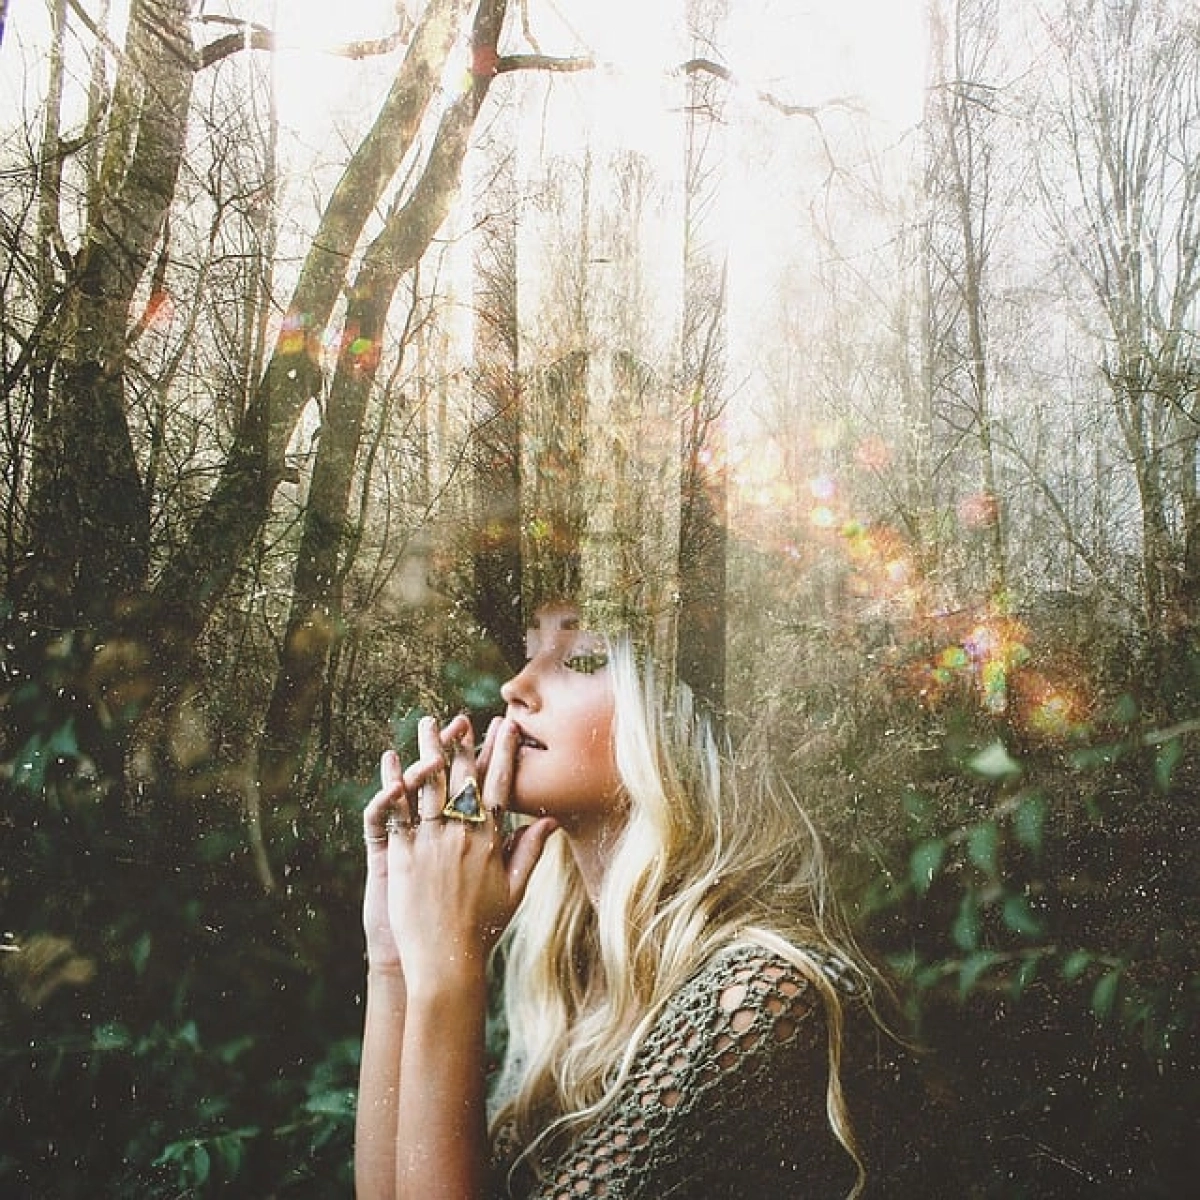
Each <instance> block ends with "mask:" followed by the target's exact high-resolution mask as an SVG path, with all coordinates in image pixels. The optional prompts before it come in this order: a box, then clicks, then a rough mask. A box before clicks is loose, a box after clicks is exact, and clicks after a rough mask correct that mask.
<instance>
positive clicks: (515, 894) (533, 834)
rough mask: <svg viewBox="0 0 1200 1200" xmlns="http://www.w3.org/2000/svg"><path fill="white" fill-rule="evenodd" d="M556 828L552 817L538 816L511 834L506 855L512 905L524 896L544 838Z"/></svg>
mask: <svg viewBox="0 0 1200 1200" xmlns="http://www.w3.org/2000/svg"><path fill="white" fill-rule="evenodd" d="M557 828H558V822H557V821H556V820H555V819H554V818H553V817H539V818H538V819H537V820H536V821H534V822H533V823H532V824H530V825H525V826H523V827H522V828H521V829H518V830H517V832H516V833H514V834H513V836H512V847H511V849H510V850H509V855H508V895H509V899H510V900H511V901H512V903H513V904H514V905H516V904H519V903H520V902H521V899H522V898H523V897H524V895H525V888H526V886H527V885H528V883H529V877H530V875H532V874H533V868H534V867H536V866H537V865H538V862H539V861H540V859H541V857H542V851H543V850H545V849H546V840H547V839H548V838H549V837H550V835H551V834H552V833H553V832H554V831H555V830H556V829H557Z"/></svg>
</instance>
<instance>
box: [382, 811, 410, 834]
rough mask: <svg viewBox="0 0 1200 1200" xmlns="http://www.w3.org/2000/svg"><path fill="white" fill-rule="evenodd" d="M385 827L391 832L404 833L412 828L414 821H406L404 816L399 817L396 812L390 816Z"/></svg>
mask: <svg viewBox="0 0 1200 1200" xmlns="http://www.w3.org/2000/svg"><path fill="white" fill-rule="evenodd" d="M384 828H385V829H386V830H387V831H388V833H389V834H392V833H403V832H404V831H405V830H406V829H411V828H412V822H411V821H405V820H404V819H403V818H401V817H398V816H396V814H395V813H393V814H392V815H391V816H390V817H388V819H387V822H386V824H385V826H384Z"/></svg>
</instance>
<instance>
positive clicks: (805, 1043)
mask: <svg viewBox="0 0 1200 1200" xmlns="http://www.w3.org/2000/svg"><path fill="white" fill-rule="evenodd" d="M818 973H819V975H820V977H821V979H822V982H827V983H828V984H829V987H831V988H833V989H835V990H836V991H837V992H838V993H839V994H842V995H845V996H849V995H852V994H853V993H854V988H855V986H856V985H855V984H854V983H853V980H854V978H855V977H856V976H855V973H854V969H853V968H852V967H851V966H850V965H849V964H848V963H845V962H843V961H842V960H840V959H837V958H835V957H833V956H831V955H826V954H824V953H817V952H815V951H809V950H797V951H796V955H795V959H793V958H792V957H785V956H784V955H783V954H782V953H779V952H777V951H775V950H772V949H768V948H767V947H765V946H763V945H760V944H758V943H755V942H749V941H746V942H741V941H739V942H734V943H729V944H727V945H725V946H722V947H720V948H719V949H717V950H716V951H714V952H713V953H712V954H711V955H709V956H708V958H706V959H705V960H704V962H703V963H701V965H700V966H699V967H698V968H697V970H696V971H695V972H694V973H693V974H692V975H691V977H690V978H689V979H688V980H687V981H686V982H685V983H684V984H683V985H682V986H681V987H680V988H679V989H678V990H677V991H676V992H675V994H674V995H673V996H671V997H670V999H669V1000H668V1001H667V1003H666V1004H665V1006H664V1007H663V1009H662V1011H661V1013H660V1015H659V1017H658V1019H657V1020H656V1021H655V1023H654V1027H653V1028H652V1030H651V1032H650V1034H649V1036H648V1039H647V1040H648V1043H649V1045H650V1047H651V1048H652V1049H651V1053H653V1052H654V1049H659V1048H661V1047H662V1045H663V1043H671V1042H674V1043H675V1044H677V1045H680V1044H681V1045H684V1046H686V1047H687V1048H688V1049H689V1051H690V1054H689V1057H690V1058H691V1059H692V1060H693V1061H694V1062H696V1063H697V1064H703V1066H702V1071H703V1073H704V1074H705V1075H707V1074H710V1073H715V1074H717V1075H720V1076H728V1075H729V1074H732V1073H748V1074H749V1075H751V1076H756V1075H758V1074H760V1072H761V1071H762V1070H763V1069H769V1070H770V1071H772V1072H774V1071H778V1070H779V1069H781V1068H782V1069H792V1070H795V1069H796V1068H797V1067H798V1066H799V1065H800V1063H807V1064H808V1065H809V1067H810V1068H817V1066H818V1064H820V1067H822V1068H823V1066H824V1060H825V1050H826V1019H825V1018H826V1000H825V997H824V996H823V994H822V993H823V992H826V993H827V992H828V990H829V988H824V987H818V986H817V985H816V984H815V983H814V977H816V976H817V975H818Z"/></svg>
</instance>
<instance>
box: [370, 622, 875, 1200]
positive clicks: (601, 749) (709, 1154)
mask: <svg viewBox="0 0 1200 1200" xmlns="http://www.w3.org/2000/svg"><path fill="white" fill-rule="evenodd" d="M502 694H503V697H504V700H505V703H506V705H507V709H506V714H505V716H504V718H503V719H502V720H499V721H497V722H493V724H492V727H491V728H490V729H489V731H488V734H487V737H486V739H485V742H484V745H483V748H482V750H481V752H480V754H479V755H478V758H476V755H475V753H474V749H473V746H472V737H471V728H470V724H469V722H468V721H467V719H466V718H465V717H458V718H456V719H455V720H453V721H451V722H450V723H449V724H448V725H447V726H445V728H443V729H441V730H440V731H439V729H438V727H437V725H436V723H435V722H433V721H432V720H426V721H424V722H422V724H421V726H420V730H419V754H420V757H419V758H418V760H417V761H416V762H415V763H413V764H412V765H410V766H409V767H408V768H407V769H404V770H402V768H401V764H400V762H399V760H398V758H397V756H396V755H395V754H394V753H393V752H390V751H389V752H388V753H387V754H385V755H384V757H383V763H382V770H381V775H382V787H381V789H380V790H379V792H377V793H376V795H375V796H374V797H373V798H372V799H371V800H370V802H369V803H368V804H367V807H366V809H365V814H364V822H365V837H366V842H367V860H368V863H367V883H366V895H365V901H364V921H365V927H366V936H367V949H368V964H369V969H368V988H367V1007H366V1020H365V1032H364V1042H363V1061H362V1076H361V1084H360V1092H359V1110H358V1127H357V1143H356V1151H355V1173H356V1180H357V1189H358V1196H359V1200H374V1198H375V1197H393V1198H410V1197H419V1198H420V1200H429V1198H432V1197H445V1198H447V1200H474V1198H476V1197H513V1198H517V1197H520V1198H521V1200H529V1198H533V1197H537V1198H538V1200H551V1198H554V1200H557V1198H562V1200H566V1198H568V1197H571V1198H576V1197H584V1196H587V1197H590V1196H607V1197H627V1198H631V1197H638V1198H645V1200H651V1198H659V1197H688V1198H693V1200H713V1198H719V1197H747V1198H749V1197H754V1198H755V1200H758V1198H760V1197H785V1196H804V1197H810V1196H822V1197H823V1196H846V1195H847V1194H849V1195H856V1194H858V1192H859V1191H860V1189H861V1186H862V1181H863V1177H864V1174H863V1166H862V1162H861V1161H860V1155H859V1151H858V1146H857V1143H856V1140H855V1136H854V1133H853V1131H852V1127H851V1124H850V1118H849V1114H848V1111H847V1105H846V1103H845V1101H844V1099H843V1089H842V1081H841V1076H842V1072H841V1069H840V1062H841V1057H842V1046H843V1042H844V1041H845V1040H846V1037H845V1036H844V1031H845V1030H846V1028H847V1027H848V1022H849V1021H851V1020H854V1021H857V1019H858V1015H859V1014H861V1013H862V1012H863V1011H864V1009H865V1007H866V1005H867V1002H868V993H867V988H866V984H865V978H866V977H865V974H864V972H863V971H862V970H861V969H859V968H858V967H857V966H855V965H854V960H853V958H852V956H851V954H850V953H849V952H848V951H847V950H846V949H845V947H844V943H842V942H841V941H840V940H839V939H838V938H837V936H836V935H835V933H834V924H833V922H832V920H831V917H830V913H829V909H828V903H827V899H826V891H825V883H824V874H823V869H822V865H821V860H820V855H819V852H818V848H817V843H816V839H815V837H814V836H813V833H812V830H811V828H810V826H809V825H808V823H807V820H806V818H805V817H804V814H803V812H802V811H801V810H800V809H799V808H798V806H797V805H796V804H795V803H794V802H793V801H792V800H791V799H790V798H789V797H787V796H785V795H783V794H780V793H777V792H775V791H774V790H772V789H771V788H770V787H769V786H766V785H765V784H763V783H762V778H763V773H762V772H759V773H758V774H759V779H758V780H757V781H756V782H755V783H754V785H753V786H748V785H747V784H746V783H745V782H744V781H743V780H741V779H740V778H738V775H739V772H737V771H736V770H726V771H724V772H723V771H722V764H721V763H720V762H719V761H718V755H717V752H716V748H715V743H714V739H713V737H712V734H711V732H710V730H709V728H708V725H707V723H706V722H705V721H704V720H702V719H700V718H698V717H697V716H696V715H695V714H694V713H693V712H692V710H691V705H690V702H689V700H688V696H687V693H686V691H685V690H684V689H682V688H680V689H678V690H677V691H676V693H675V694H674V696H673V697H671V698H670V700H669V701H668V700H667V698H665V697H664V696H662V695H661V694H660V689H659V687H658V685H657V683H656V680H655V674H654V671H653V668H652V666H651V665H650V664H648V663H640V662H639V661H638V657H637V654H636V653H635V650H634V647H633V645H632V643H631V640H630V639H629V637H628V636H618V637H604V636H601V635H600V634H598V633H596V632H593V631H591V630H589V629H587V628H584V627H583V625H582V623H581V619H580V614H579V610H578V609H577V608H575V607H573V606H571V605H556V606H552V607H549V608H545V609H543V610H542V611H541V612H540V613H539V615H538V617H537V619H536V621H535V624H534V627H533V629H532V630H531V631H530V634H529V644H528V661H527V662H526V664H525V667H524V669H523V670H521V672H520V673H519V674H518V675H516V676H515V677H514V678H513V679H511V680H509V682H508V683H507V684H505V685H504V688H503V689H502ZM447 759H449V766H448V768H447ZM506 813H517V814H522V815H523V816H525V817H527V818H530V821H529V822H528V823H526V824H524V825H523V826H522V827H521V828H520V829H519V830H518V831H517V832H515V833H513V834H512V835H511V836H508V837H506V836H505V835H504V829H503V822H504V819H505V814H506ZM505 930H508V934H507V937H506V940H505V945H504V950H505V954H504V958H505V964H506V972H507V974H506V985H505V999H506V1006H507V1019H508V1031H509V1043H508V1050H507V1055H506V1061H505V1065H504V1069H503V1072H502V1074H501V1076H500V1079H499V1081H498V1084H497V1086H496V1088H495V1089H494V1091H495V1101H496V1104H497V1106H498V1107H497V1111H496V1112H495V1115H494V1118H493V1120H492V1122H491V1128H490V1132H489V1128H488V1122H487V1118H486V1114H485V1108H486V1104H487V1091H488V1088H487V1078H486V1076H487V1070H486V1067H487V1064H486V1057H485V1017H486V1005H487V994H488V990H487V967H488V959H489V956H490V955H491V952H492V950H493V949H494V948H495V946H496V944H497V942H498V941H499V939H500V937H501V934H503V933H504V932H505Z"/></svg>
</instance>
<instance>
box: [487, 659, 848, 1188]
mask: <svg viewBox="0 0 1200 1200" xmlns="http://www.w3.org/2000/svg"><path fill="white" fill-rule="evenodd" d="M608 651H609V669H610V671H611V674H612V681H613V689H614V695H615V714H616V715H615V719H614V729H613V737H614V746H615V753H616V761H617V768H618V771H619V773H620V776H621V779H622V782H623V785H624V789H625V793H626V797H627V801H628V817H627V821H626V823H625V827H624V829H623V831H622V833H621V834H620V835H619V836H618V838H617V840H616V841H615V843H614V845H613V847H612V850H611V857H610V858H609V861H608V865H607V867H606V870H605V874H604V880H603V884H602V886H601V891H600V895H599V897H598V898H597V902H596V903H595V904H593V903H592V901H591V900H590V899H589V896H588V894H587V892H586V891H585V888H584V883H583V879H582V877H581V875H580V872H579V870H578V869H577V867H576V865H575V861H574V859H573V857H572V855H571V851H570V847H569V845H568V843H567V841H566V839H565V837H563V836H561V835H557V836H555V837H553V838H551V840H550V842H549V844H548V845H547V848H546V851H545V853H544V855H543V858H542V861H541V862H540V863H539V865H538V867H537V870H536V871H535V872H534V876H533V878H532V879H531V881H530V884H529V890H528V892H527V894H526V897H525V900H524V902H523V904H522V906H521V909H520V911H519V912H518V914H517V916H516V918H515V919H514V921H513V924H512V927H511V928H510V931H509V934H508V936H507V937H506V939H505V945H504V952H505V955H506V960H507V961H506V986H505V1011H506V1016H507V1021H508V1034H509V1043H508V1051H507V1055H506V1059H505V1068H504V1072H503V1073H502V1076H501V1082H500V1085H499V1087H498V1089H497V1094H498V1095H499V1096H500V1097H501V1099H502V1105H501V1107H500V1109H499V1111H498V1113H497V1114H496V1117H495V1121H494V1126H495V1127H496V1128H498V1129H499V1128H504V1127H507V1128H508V1130H509V1131H510V1133H511V1136H512V1138H513V1140H514V1142H515V1144H516V1145H518V1146H523V1147H525V1148H526V1149H525V1156H527V1157H529V1158H530V1159H536V1158H537V1157H539V1150H548V1149H549V1148H550V1147H551V1146H554V1145H556V1144H558V1143H559V1141H560V1140H561V1139H563V1138H566V1137H570V1136H571V1135H572V1134H573V1133H575V1132H577V1131H578V1130H579V1129H580V1128H581V1127H584V1126H586V1125H587V1124H588V1123H590V1122H591V1121H593V1120H594V1119H595V1118H596V1117H597V1116H598V1115H599V1114H600V1113H601V1112H602V1111H603V1110H604V1109H605V1107H606V1106H607V1105H609V1104H610V1103H612V1101H613V1100H614V1099H615V1097H616V1095H617V1093H618V1091H619V1089H620V1088H621V1085H622V1083H623V1082H624V1080H625V1079H626V1077H627V1075H628V1073H629V1070H630V1066H631V1064H632V1062H633V1059H634V1056H635V1054H636V1053H637V1051H638V1049H639V1047H640V1046H641V1044H642V1042H643V1040H644V1038H645V1036H646V1034H647V1033H648V1032H649V1030H650V1028H651V1027H652V1025H653V1023H654V1021H655V1019H656V1018H657V1016H658V1014H659V1013H660V1012H661V1010H662V1008H663V1006H664V1005H665V1004H666V1002H667V1001H668V1000H669V999H670V997H671V996H672V995H673V994H674V993H675V992H676V991H678V989H679V988H680V987H681V986H682V985H683V984H684V983H686V982H687V980H688V979H689V978H690V977H691V976H692V975H693V974H694V973H695V972H696V970H697V969H698V968H699V967H700V966H701V965H702V964H703V963H704V962H705V961H706V960H707V959H708V958H709V957H710V956H711V955H712V954H713V953H714V952H715V951H716V950H717V949H718V948H720V947H722V946H725V945H728V944H730V943H733V942H741V943H756V944H758V945H761V946H763V947H765V948H766V949H768V950H770V951H773V952H775V953H777V954H779V955H780V956H782V957H784V958H786V959H787V960H788V961H789V962H791V963H792V964H794V965H795V967H796V969H797V970H799V971H800V972H801V973H802V974H803V975H804V976H805V977H806V978H807V979H808V980H809V981H810V982H811V983H812V985H813V986H814V987H815V988H816V989H817V991H818V993H819V994H820V995H821V997H822V998H823V999H824V1001H825V1013H826V1023H827V1028H828V1058H829V1083H828V1088H827V1093H826V1111H827V1114H828V1119H829V1123H830V1127H831V1129H832V1131H833V1133H834V1135H835V1136H836V1137H837V1139H838V1141H839V1142H840V1143H841V1144H842V1145H843V1146H844V1147H845V1148H846V1150H847V1152H848V1153H849V1154H850V1156H851V1157H852V1159H853V1160H854V1162H855V1164H856V1166H857V1169H858V1177H859V1178H858V1183H857V1184H856V1185H855V1188H854V1191H853V1192H852V1195H855V1194H857V1193H858V1191H859V1190H860V1187H861V1183H862V1178H863V1168H862V1163H861V1159H860V1156H859V1153H858V1148H857V1145H856V1143H855V1140H854V1135H853V1133H852V1131H851V1127H850V1122H849V1117H848V1114H847V1111H846V1104H845V1100H844V1098H843V1095H842V1086H841V1076H840V1063H841V1046H842V1025H843V1021H842V1015H843V1007H842V999H841V998H840V996H839V994H838V990H837V988H835V987H834V986H833V985H832V984H831V983H830V981H829V979H828V977H827V974H826V972H825V971H823V970H822V968H821V960H822V956H824V955H829V954H831V953H832V954H834V955H835V956H837V957H838V958H839V959H841V960H842V961H843V962H845V963H846V964H848V965H850V964H854V963H855V961H856V955H854V954H853V951H852V949H851V948H850V943H849V940H848V938H847V937H846V936H845V934H844V933H843V931H842V929H841V925H840V922H839V921H838V920H837V918H836V915H835V913H834V911H833V908H832V905H831V901H830V897H829V890H828V885H827V881H826V870H825V864H824V861H823V857H822V854H821V850H820V844H819V841H818V838H817V836H816V833H815V831H814V829H813V827H812V824H811V822H810V821H809V819H808V817H807V815H806V814H805V812H804V810H803V808H802V807H801V806H800V805H799V803H798V802H797V800H796V799H795V797H794V796H793V795H792V794H791V793H790V792H789V791H787V790H785V789H782V788H780V787H778V786H777V785H775V784H774V783H773V782H772V779H771V775H770V773H769V772H768V771H766V770H764V769H762V766H761V758H760V756H756V755H754V754H750V755H749V756H748V757H747V756H741V757H740V758H739V757H735V756H730V761H729V762H728V764H723V763H722V761H721V756H720V754H719V753H718V747H717V741H716V738H715V736H714V734H713V731H712V728H711V725H710V723H709V721H708V720H707V719H705V718H704V717H703V716H702V715H700V714H699V713H697V712H696V710H695V708H694V705H693V703H692V699H691V695H690V692H689V691H688V690H687V688H686V687H683V686H682V685H680V686H677V687H676V688H674V689H673V690H672V692H671V694H670V695H669V696H667V695H664V693H663V689H662V688H661V687H660V685H659V683H658V680H657V679H656V675H655V671H654V668H653V665H652V664H650V663H646V664H639V663H638V661H637V657H636V655H635V653H634V651H633V648H632V646H631V643H630V641H629V639H628V638H627V637H618V638H614V639H609V646H608ZM753 759H757V760H758V761H750V760H753ZM726 766H727V768H728V769H723V767H726ZM864 982H865V975H864Z"/></svg>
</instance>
